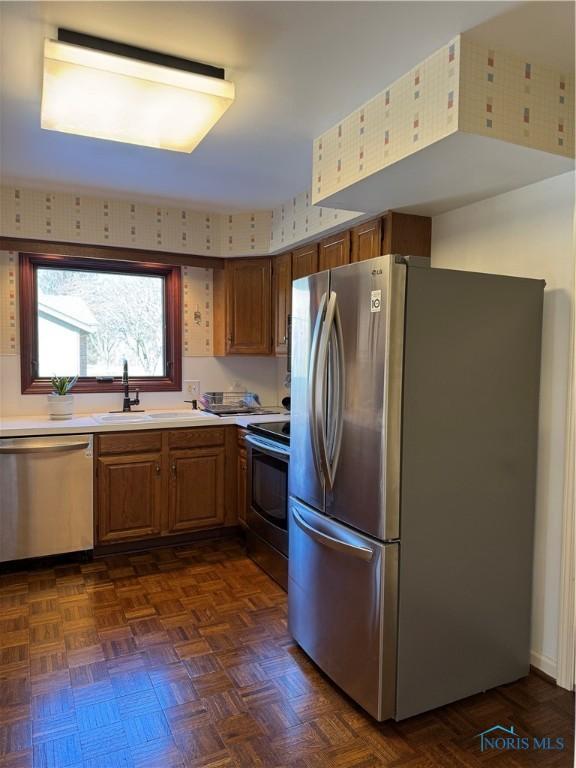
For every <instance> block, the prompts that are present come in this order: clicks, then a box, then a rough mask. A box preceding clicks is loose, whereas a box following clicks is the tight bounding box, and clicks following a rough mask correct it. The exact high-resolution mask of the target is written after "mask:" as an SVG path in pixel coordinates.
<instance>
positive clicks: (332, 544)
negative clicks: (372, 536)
mask: <svg viewBox="0 0 576 768" xmlns="http://www.w3.org/2000/svg"><path fill="white" fill-rule="evenodd" d="M292 514H293V516H294V522H295V523H296V525H297V526H298V528H300V530H301V531H303V532H304V533H305V534H306V535H308V536H310V538H311V539H314V541H316V542H317V543H318V544H321V545H322V546H325V547H329V548H330V549H334V550H336V551H337V552H342V553H343V554H346V555H352V557H357V558H359V559H360V560H365V561H366V562H370V560H372V557H373V556H374V552H373V551H372V550H371V549H370V548H369V547H358V546H356V545H354V544H348V542H346V541H341V540H340V539H336V538H334V536H329V535H328V534H327V533H322V531H318V530H317V529H316V528H314V527H313V526H311V525H310V523H307V522H306V521H305V520H304V519H303V518H302V517H301V516H300V515H299V513H298V511H297V510H296V509H295V508H294V507H292Z"/></svg>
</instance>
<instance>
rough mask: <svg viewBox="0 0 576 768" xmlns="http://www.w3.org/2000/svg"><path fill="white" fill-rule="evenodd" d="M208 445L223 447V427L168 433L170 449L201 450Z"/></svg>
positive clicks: (172, 430) (173, 430)
mask: <svg viewBox="0 0 576 768" xmlns="http://www.w3.org/2000/svg"><path fill="white" fill-rule="evenodd" d="M208 445H224V427H215V428H213V427H195V428H194V429H171V430H170V431H169V432H168V446H169V447H170V448H203V447H205V446H208Z"/></svg>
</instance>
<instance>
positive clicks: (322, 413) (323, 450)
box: [315, 291, 344, 488]
mask: <svg viewBox="0 0 576 768" xmlns="http://www.w3.org/2000/svg"><path fill="white" fill-rule="evenodd" d="M332 334H335V338H336V355H335V362H336V375H335V376H333V377H332V378H333V379H334V380H333V381H331V382H330V386H331V387H333V390H332V395H333V396H332V399H331V405H333V406H334V407H333V409H332V412H331V413H330V415H329V418H330V420H331V427H330V449H329V447H328V441H329V436H328V432H327V425H326V420H327V414H326V402H327V401H326V380H327V369H328V349H329V346H330V338H331V336H332ZM343 361H344V340H343V335H342V324H341V321H340V314H339V312H338V296H337V294H336V292H335V291H332V292H331V294H330V299H329V300H328V307H327V309H326V319H325V320H324V327H323V328H322V335H321V337H320V344H319V350H318V367H317V376H318V378H319V379H320V383H319V384H318V383H317V385H316V408H315V410H316V419H317V426H316V430H317V433H318V436H319V441H318V444H319V448H320V464H321V467H322V474H323V475H324V477H325V480H326V483H327V485H328V487H329V488H333V486H334V481H335V477H336V469H337V467H338V459H339V456H340V446H341V443H342V427H343V403H344V365H343ZM333 420H335V421H333Z"/></svg>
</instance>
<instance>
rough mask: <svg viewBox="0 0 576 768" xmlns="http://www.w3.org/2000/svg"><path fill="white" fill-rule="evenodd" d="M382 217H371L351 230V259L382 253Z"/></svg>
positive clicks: (372, 256)
mask: <svg viewBox="0 0 576 768" xmlns="http://www.w3.org/2000/svg"><path fill="white" fill-rule="evenodd" d="M381 246H382V219H371V220H370V221H365V222H363V223H362V224H359V225H358V226H357V227H352V229H351V230H350V261H364V259H373V258H374V257H375V256H381V255H382V250H381Z"/></svg>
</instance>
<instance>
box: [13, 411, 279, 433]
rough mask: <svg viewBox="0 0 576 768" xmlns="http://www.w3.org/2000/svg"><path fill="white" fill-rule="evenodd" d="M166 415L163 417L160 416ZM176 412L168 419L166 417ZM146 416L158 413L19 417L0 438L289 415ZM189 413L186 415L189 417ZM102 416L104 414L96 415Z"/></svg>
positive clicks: (198, 424)
mask: <svg viewBox="0 0 576 768" xmlns="http://www.w3.org/2000/svg"><path fill="white" fill-rule="evenodd" d="M163 413H166V418H164V417H163V416H162V414H163ZM174 413H178V414H179V415H178V416H172V417H170V415H169V414H174ZM145 414H146V415H148V414H158V416H155V417H154V418H153V419H149V420H146V421H132V422H120V423H119V422H112V423H102V422H100V421H98V420H97V419H96V418H94V416H93V415H90V414H79V415H78V416H75V417H74V418H73V419H64V420H62V421H60V420H56V419H49V418H48V417H46V416H21V417H18V418H10V417H8V418H4V417H1V418H0V438H2V437H28V436H30V437H33V436H37V435H78V434H82V433H86V434H94V433H96V432H133V431H138V430H147V429H148V430H149V429H176V428H178V427H210V426H220V427H224V426H230V425H232V426H234V425H236V426H238V427H246V426H247V425H248V424H263V423H265V422H270V421H288V420H289V419H290V414H289V413H273V414H266V415H261V416H257V415H250V414H248V415H242V416H214V415H213V414H211V413H204V412H203V411H193V410H191V409H190V410H189V411H184V410H176V409H171V410H166V411H165V412H163V411H159V410H147V411H145ZM188 414H189V416H188ZM98 415H100V416H104V415H106V414H104V413H102V414H98Z"/></svg>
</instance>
